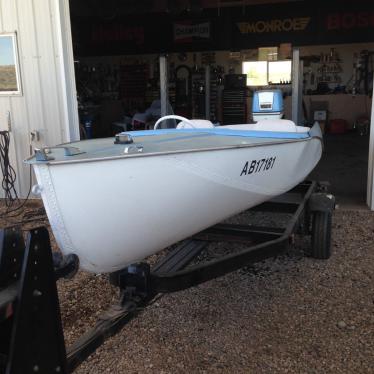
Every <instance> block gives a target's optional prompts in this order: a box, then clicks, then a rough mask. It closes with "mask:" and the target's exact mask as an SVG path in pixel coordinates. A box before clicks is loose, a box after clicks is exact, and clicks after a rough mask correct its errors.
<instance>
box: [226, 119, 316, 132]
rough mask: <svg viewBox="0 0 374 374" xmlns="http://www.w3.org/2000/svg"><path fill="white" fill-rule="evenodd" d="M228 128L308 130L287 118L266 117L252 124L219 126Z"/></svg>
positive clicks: (278, 130) (279, 130)
mask: <svg viewBox="0 0 374 374" xmlns="http://www.w3.org/2000/svg"><path fill="white" fill-rule="evenodd" d="M221 127H224V128H227V129H230V130H252V131H274V132H308V131H309V130H310V128H309V127H303V126H296V125H295V123H294V122H292V121H290V120H287V119H274V120H272V119H266V120H262V121H258V122H256V123H253V124H243V125H228V126H221Z"/></svg>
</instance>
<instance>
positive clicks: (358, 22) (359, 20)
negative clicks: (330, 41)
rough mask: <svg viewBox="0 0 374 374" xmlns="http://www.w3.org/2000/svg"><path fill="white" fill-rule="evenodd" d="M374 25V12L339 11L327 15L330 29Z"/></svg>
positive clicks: (347, 28)
mask: <svg viewBox="0 0 374 374" xmlns="http://www.w3.org/2000/svg"><path fill="white" fill-rule="evenodd" d="M369 27H374V12H360V13H341V14H339V13H337V14H329V15H328V16H327V29H328V30H350V29H357V28H369Z"/></svg>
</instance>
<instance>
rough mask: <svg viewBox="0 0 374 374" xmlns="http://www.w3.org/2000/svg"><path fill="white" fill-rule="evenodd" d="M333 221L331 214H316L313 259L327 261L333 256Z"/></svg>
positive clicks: (313, 229)
mask: <svg viewBox="0 0 374 374" xmlns="http://www.w3.org/2000/svg"><path fill="white" fill-rule="evenodd" d="M331 221H332V214H331V213H330V212H314V213H313V223H312V251H311V255H312V257H313V258H317V259H321V260H326V259H328V258H330V256H331Z"/></svg>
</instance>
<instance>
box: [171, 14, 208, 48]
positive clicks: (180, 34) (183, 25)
mask: <svg viewBox="0 0 374 374" xmlns="http://www.w3.org/2000/svg"><path fill="white" fill-rule="evenodd" d="M173 31H174V33H173V35H174V42H175V43H193V42H199V41H208V40H209V39H210V35H211V34H210V32H211V30H210V22H209V21H200V20H199V21H192V20H188V21H178V22H174V24H173Z"/></svg>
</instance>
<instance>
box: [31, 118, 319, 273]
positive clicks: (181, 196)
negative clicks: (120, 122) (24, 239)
mask: <svg viewBox="0 0 374 374" xmlns="http://www.w3.org/2000/svg"><path fill="white" fill-rule="evenodd" d="M165 118H170V116H167V117H164V118H162V119H161V120H164V119H165ZM173 118H178V119H180V117H178V116H173ZM157 125H158V124H156V127H157ZM116 139H117V144H114V139H113V138H106V139H93V140H85V141H79V142H75V143H69V144H63V145H61V146H58V147H52V148H49V149H42V150H38V151H37V152H36V155H35V156H34V157H32V158H30V159H28V160H27V161H26V162H28V163H31V164H32V165H33V167H34V171H35V174H36V178H37V183H38V185H37V186H36V188H34V191H36V192H40V193H41V197H42V199H43V202H44V206H45V209H46V212H47V215H48V218H49V221H50V224H51V227H52V230H53V233H54V236H55V238H56V240H57V243H58V245H59V247H60V249H61V251H62V252H63V253H64V254H69V253H74V254H76V255H77V256H78V257H79V260H80V267H81V268H82V269H84V270H86V271H89V272H95V273H103V272H113V271H116V270H119V269H121V268H123V267H125V266H126V265H128V264H130V263H134V262H136V261H139V260H142V259H144V258H145V257H147V256H149V255H151V254H153V253H155V252H157V251H159V250H161V249H163V248H165V247H167V246H169V245H171V244H173V243H176V242H178V241H180V240H182V239H185V238H187V237H189V236H191V235H193V234H195V233H197V232H199V231H201V230H203V229H205V228H207V227H210V226H212V225H214V224H216V223H218V222H220V221H222V220H224V219H226V218H228V217H230V216H232V215H235V214H237V213H239V212H241V211H244V210H246V209H248V208H251V207H253V206H255V205H257V204H260V203H262V202H264V201H266V200H269V199H271V198H272V197H274V196H277V195H280V194H282V193H284V192H286V191H288V190H290V189H291V188H292V187H294V186H295V185H297V184H298V183H300V182H301V181H303V180H304V179H305V177H306V176H307V175H308V174H309V173H310V171H311V170H312V169H313V168H314V167H315V165H316V164H317V162H318V161H319V159H320V157H321V153H322V142H321V139H322V135H321V131H320V129H319V126H318V124H316V125H314V126H313V127H312V128H311V129H310V128H308V127H299V126H295V124H294V123H293V122H291V121H287V120H268V121H260V122H258V123H256V124H253V125H235V126H220V127H214V126H213V125H212V124H211V123H210V122H209V121H202V120H200V121H198V120H186V119H183V122H181V123H180V124H179V125H178V128H177V129H163V130H150V131H137V132H127V133H122V134H121V135H120V136H118V137H117V138H116Z"/></svg>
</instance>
